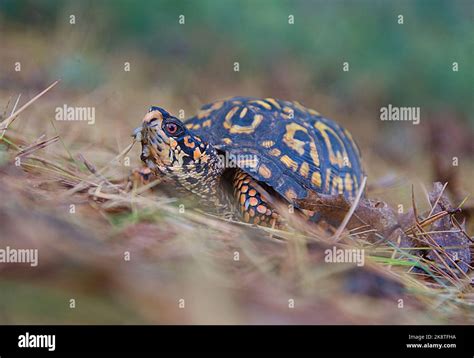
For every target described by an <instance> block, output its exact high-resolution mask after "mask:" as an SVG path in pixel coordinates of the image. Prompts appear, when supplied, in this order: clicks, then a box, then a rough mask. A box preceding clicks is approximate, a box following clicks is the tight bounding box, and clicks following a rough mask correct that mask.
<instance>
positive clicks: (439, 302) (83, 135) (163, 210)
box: [0, 86, 474, 324]
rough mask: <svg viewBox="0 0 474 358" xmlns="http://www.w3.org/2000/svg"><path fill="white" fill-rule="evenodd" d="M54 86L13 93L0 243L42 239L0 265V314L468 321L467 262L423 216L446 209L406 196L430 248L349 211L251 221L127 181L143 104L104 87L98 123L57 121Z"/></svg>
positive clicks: (16, 318) (15, 317) (73, 98)
mask: <svg viewBox="0 0 474 358" xmlns="http://www.w3.org/2000/svg"><path fill="white" fill-rule="evenodd" d="M59 87H60V86H59ZM59 87H57V88H55V89H53V90H52V91H51V92H50V93H47V94H45V95H44V96H43V97H41V98H40V99H38V98H39V97H38V98H36V99H35V97H33V96H31V98H33V99H35V100H34V101H33V100H32V101H29V102H25V103H27V104H28V103H29V104H30V105H31V106H30V107H28V108H27V107H25V105H22V106H19V103H18V102H17V103H16V107H18V106H19V107H18V109H15V110H13V111H12V108H11V107H13V105H10V106H9V107H8V108H7V109H6V113H8V115H6V116H5V117H4V118H5V119H4V120H3V122H2V127H1V128H0V129H2V130H4V131H5V133H4V135H2V142H3V147H2V151H1V152H0V154H1V156H0V198H1V200H0V223H1V226H0V234H1V235H0V237H1V240H2V246H6V245H10V246H12V247H26V248H30V247H37V248H38V250H39V260H40V265H39V266H38V267H37V268H25V267H20V266H19V265H3V266H2V267H1V270H2V279H1V280H0V286H1V287H0V289H1V290H2V292H4V293H5V294H2V297H1V298H0V314H1V316H0V317H1V320H2V322H4V323H172V324H175V323H201V324H202V323H204V324H207V323H224V324H229V323H237V324H240V323H250V324H253V323H283V324H287V323H291V324H296V323H300V324H309V323H311V324H314V323H317V324H341V323H343V324H373V323H382V324H415V323H418V324H430V323H441V324H443V323H459V324H468V323H474V311H473V305H474V292H473V289H472V272H468V273H467V274H460V273H459V272H455V271H454V270H453V269H451V268H450V265H448V261H449V260H450V258H449V256H448V255H446V251H445V249H446V248H440V247H437V246H436V243H435V242H433V241H430V235H431V234H433V232H430V229H429V227H430V225H429V224H432V223H433V222H435V221H436V220H439V219H440V218H441V217H442V216H445V217H446V216H450V217H451V216H453V215H454V214H453V213H452V212H446V213H444V214H435V215H437V216H436V217H434V216H433V215H432V214H433V213H432V212H430V211H432V210H431V208H430V207H429V206H427V204H426V203H424V207H425V209H423V210H422V209H419V208H417V205H418V206H421V204H420V203H416V200H415V199H413V203H412V206H413V209H414V210H415V214H417V215H415V216H414V217H415V218H417V219H416V220H415V219H414V220H415V221H414V222H413V227H412V228H411V229H410V230H408V231H407V234H409V235H410V236H411V237H413V238H415V237H419V236H423V237H425V238H426V240H425V241H424V243H425V247H418V249H419V250H431V251H433V252H435V254H436V255H437V256H438V258H439V261H433V260H429V259H428V258H426V257H420V256H414V255H413V254H411V251H410V250H409V248H402V247H398V246H397V245H396V244H394V243H392V242H390V241H387V240H379V241H377V242H373V241H372V240H367V239H365V237H366V234H367V233H370V232H371V228H370V227H360V228H357V229H351V230H349V229H347V228H346V224H347V221H348V220H349V218H350V215H348V219H347V221H345V222H344V224H343V225H342V226H340V228H339V229H336V230H333V231H332V232H331V231H327V230H323V229H322V228H319V227H316V226H314V225H309V224H307V223H301V222H298V223H297V225H295V227H297V228H298V229H297V230H296V229H288V230H276V229H271V228H257V227H252V226H249V225H246V224H243V223H238V222H230V221H227V220H223V219H221V218H218V217H214V216H212V215H209V214H207V213H203V212H201V211H200V210H199V208H198V205H197V204H196V203H192V202H186V203H184V202H181V201H180V199H177V198H174V197H169V196H166V195H164V193H161V192H160V191H158V192H156V191H155V192H150V191H149V190H144V188H134V189H133V190H130V191H128V190H126V183H127V176H128V175H129V173H130V171H131V169H132V168H133V167H135V166H137V165H138V153H137V150H138V148H137V146H133V143H132V140H131V137H129V135H130V133H131V131H132V129H133V126H134V124H136V123H138V122H139V118H135V117H136V116H137V115H139V114H140V113H141V112H139V111H135V108H134V107H133V106H132V107H130V108H127V109H123V106H118V105H117V103H115V102H113V101H111V100H110V99H111V97H109V95H108V94H107V93H110V91H109V89H107V88H102V89H98V90H96V91H95V93H94V97H93V98H95V99H97V98H103V99H104V102H103V104H101V105H99V106H98V111H99V114H98V118H99V119H100V120H98V123H97V124H96V126H94V129H93V130H92V129H91V128H90V127H88V126H87V124H85V123H61V122H53V121H52V120H51V119H52V118H53V113H54V112H53V110H52V108H55V107H56V106H57V105H58V103H61V104H62V103H63V102H64V101H66V100H67V101H69V102H74V103H79V102H81V99H80V98H78V97H77V95H75V94H67V93H61V94H58V93H57V92H56V94H55V91H57V89H58V88H59ZM132 92H133V89H131V90H130V92H129V93H128V96H130V97H127V98H129V100H130V101H131V102H132V103H138V104H137V106H138V105H140V103H141V101H143V93H138V94H135V96H136V97H133V94H132ZM140 95H141V97H140ZM22 98H25V96H22ZM90 98H92V97H90ZM90 98H89V99H90ZM131 98H134V99H137V100H136V101H133V100H131ZM138 98H141V99H140V100H138ZM159 98H160V99H162V100H163V102H167V101H169V103H174V102H173V100H172V98H171V97H170V98H166V95H163V93H160V96H159ZM14 102H15V101H10V103H14ZM30 102H31V103H30ZM82 102H87V101H85V100H84V99H82ZM119 107H120V108H119ZM143 108H146V107H145V106H144V107H143ZM119 109H123V110H124V111H125V112H120V110H119ZM15 113H16V114H21V116H19V117H17V116H16V115H15ZM132 113H134V115H133V116H132ZM10 114H12V115H10ZM126 118H128V119H126ZM134 118H135V121H134ZM14 119H16V121H15V123H13V120H14ZM71 128H74V129H71ZM17 158H20V159H19V160H20V161H19V162H18V159H17ZM129 159H130V164H129V165H128V166H127V165H126V164H128V160H129ZM15 163H17V164H19V165H15ZM408 188H410V187H409V186H408ZM408 190H409V189H408ZM369 195H370V193H369ZM183 203H184V204H185V206H184V208H185V210H184V211H182V210H180V204H183ZM423 211H428V212H429V214H428V215H426V216H425V219H423V220H418V218H419V217H422V212H423ZM350 214H352V213H350ZM289 220H296V219H295V218H291V217H290V218H289ZM335 238H336V239H337V242H336V241H335V240H334V239H335ZM334 245H336V246H337V247H340V248H346V249H351V248H358V249H364V250H365V259H366V262H365V266H364V267H363V268H357V267H355V266H354V264H328V263H326V262H325V261H324V250H325V249H327V248H332V247H333V246H334ZM434 249H435V250H434ZM127 255H130V260H127V259H126V258H128V257H127ZM237 256H238V260H236V257H237ZM443 263H444V264H443ZM454 264H455V263H454ZM414 265H415V266H417V267H419V268H423V269H424V270H425V273H424V274H422V273H421V271H416V270H413V266H414ZM70 299H75V300H76V308H74V309H71V308H69V304H70ZM182 299H183V300H184V307H183V306H182V305H183V301H180V300H182ZM293 300H294V301H293ZM400 300H403V307H400V302H401V301H400ZM293 302H294V308H292V307H289V306H291V303H293Z"/></svg>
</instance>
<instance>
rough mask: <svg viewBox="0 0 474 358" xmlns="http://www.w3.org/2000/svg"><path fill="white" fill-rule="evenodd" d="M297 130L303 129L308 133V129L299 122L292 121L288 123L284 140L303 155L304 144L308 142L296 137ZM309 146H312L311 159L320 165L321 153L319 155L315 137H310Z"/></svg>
mask: <svg viewBox="0 0 474 358" xmlns="http://www.w3.org/2000/svg"><path fill="white" fill-rule="evenodd" d="M297 131H302V132H304V133H306V134H308V130H307V129H306V128H305V127H303V126H301V125H299V124H297V123H290V124H287V125H286V132H285V135H284V136H283V142H284V143H285V144H286V145H287V146H288V147H290V148H291V149H293V150H295V151H296V152H297V153H298V154H299V155H303V154H304V152H305V149H304V146H305V144H306V142H304V141H302V140H299V139H295V134H296V132H297ZM309 148H310V152H309V154H310V156H311V159H312V160H313V164H314V165H316V166H319V155H318V150H317V148H316V143H314V141H313V139H312V138H310V142H309Z"/></svg>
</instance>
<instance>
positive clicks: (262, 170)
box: [258, 164, 272, 179]
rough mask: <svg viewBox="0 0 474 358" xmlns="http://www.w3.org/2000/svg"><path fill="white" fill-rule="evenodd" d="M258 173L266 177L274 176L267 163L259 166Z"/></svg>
mask: <svg viewBox="0 0 474 358" xmlns="http://www.w3.org/2000/svg"><path fill="white" fill-rule="evenodd" d="M258 174H260V175H261V176H262V177H264V178H265V179H268V178H270V177H271V176H272V171H271V170H270V169H269V168H268V167H267V166H266V165H265V164H262V165H260V168H258Z"/></svg>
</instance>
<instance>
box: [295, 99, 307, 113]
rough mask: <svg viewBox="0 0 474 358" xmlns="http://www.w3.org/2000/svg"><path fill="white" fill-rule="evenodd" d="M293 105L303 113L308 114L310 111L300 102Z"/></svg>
mask: <svg viewBox="0 0 474 358" xmlns="http://www.w3.org/2000/svg"><path fill="white" fill-rule="evenodd" d="M293 105H294V106H295V107H296V108H298V109H299V110H301V111H303V112H306V111H307V110H308V109H307V108H306V107H305V106H303V105H302V104H301V103H300V102H298V101H293Z"/></svg>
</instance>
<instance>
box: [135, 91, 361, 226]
mask: <svg viewBox="0 0 474 358" xmlns="http://www.w3.org/2000/svg"><path fill="white" fill-rule="evenodd" d="M135 134H136V135H137V138H138V139H139V140H141V142H142V155H141V159H142V161H143V162H144V163H145V165H146V167H147V168H148V169H149V170H151V172H153V173H154V174H156V175H158V176H162V177H164V178H165V179H166V180H167V181H168V182H169V183H172V184H173V185H175V186H176V188H177V189H179V191H183V192H188V193H189V192H191V193H193V194H194V195H197V196H198V197H199V198H200V200H201V202H202V203H203V204H204V205H206V206H210V207H216V208H219V209H227V210H229V209H230V210H233V211H236V212H238V213H240V214H241V215H240V216H241V218H242V219H243V220H244V221H245V222H250V223H254V224H260V225H267V226H271V225H275V224H276V225H279V224H280V216H279V214H278V213H277V211H276V210H275V207H274V206H275V205H273V204H274V203H275V201H276V200H278V201H279V202H288V203H291V204H293V200H295V199H303V198H305V197H306V196H307V195H308V192H309V191H316V192H318V193H322V194H343V195H345V196H346V197H353V196H355V194H356V192H357V190H358V188H359V185H360V183H361V181H362V177H363V171H362V167H361V160H360V152H359V149H358V147H357V145H356V144H355V142H354V141H353V139H352V137H351V135H350V133H349V132H348V131H347V130H345V129H344V128H342V127H341V126H339V125H338V124H336V123H335V122H333V121H331V120H329V119H326V118H324V117H322V116H321V115H320V114H319V113H318V112H316V111H314V110H312V109H308V108H305V107H303V106H302V105H301V104H299V103H298V102H288V101H282V100H277V99H273V98H266V99H257V98H247V97H235V98H231V99H229V100H225V101H218V102H214V103H211V104H208V105H205V106H203V107H202V109H201V110H200V112H199V113H198V114H197V115H196V116H195V117H192V118H190V119H189V120H187V121H185V122H184V123H183V122H181V121H180V120H179V119H177V118H176V117H173V116H172V115H170V114H169V113H168V112H167V111H165V110H164V109H162V108H160V107H151V108H150V110H149V112H148V113H147V114H146V115H145V118H144V119H143V123H142V126H141V127H140V128H138V129H137V130H136V132H135Z"/></svg>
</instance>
